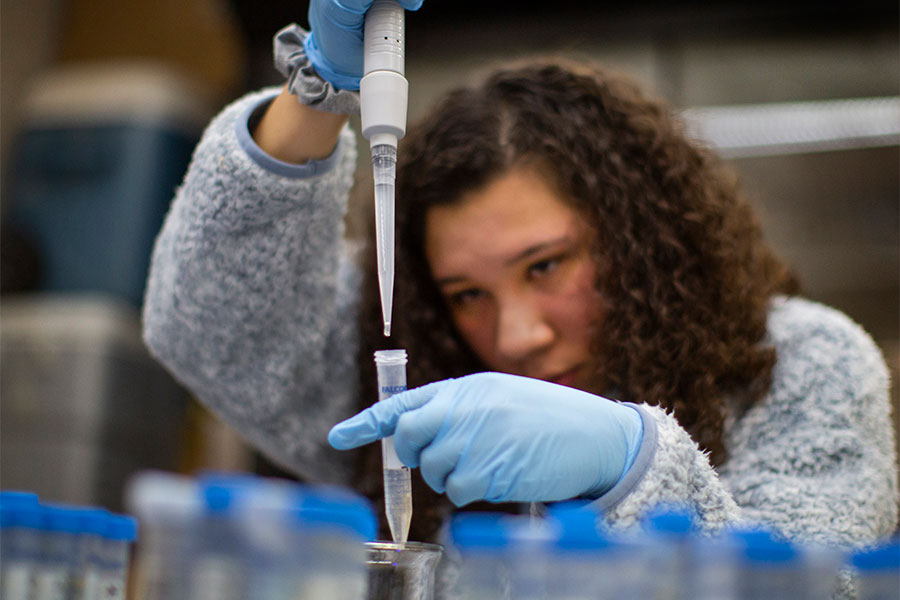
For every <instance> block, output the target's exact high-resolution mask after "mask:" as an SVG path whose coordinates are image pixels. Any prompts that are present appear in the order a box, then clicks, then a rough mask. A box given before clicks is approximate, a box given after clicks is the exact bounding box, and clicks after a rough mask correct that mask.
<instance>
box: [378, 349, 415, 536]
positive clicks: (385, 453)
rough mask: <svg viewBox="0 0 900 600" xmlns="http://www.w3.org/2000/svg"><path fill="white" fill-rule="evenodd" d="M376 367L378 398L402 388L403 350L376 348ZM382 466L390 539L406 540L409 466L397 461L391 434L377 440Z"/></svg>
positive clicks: (410, 483)
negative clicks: (379, 441) (377, 349)
mask: <svg viewBox="0 0 900 600" xmlns="http://www.w3.org/2000/svg"><path fill="white" fill-rule="evenodd" d="M375 367H376V368H377V370H378V400H379V401H381V400H385V399H387V398H390V397H391V396H393V395H394V394H396V393H398V392H402V391H404V390H405V389H406V350H379V351H377V352H376V353H375ZM381 459H382V463H383V468H384V511H385V515H386V516H387V521H388V526H389V527H390V528H391V537H392V538H393V541H395V542H400V543H406V540H407V538H408V537H409V523H410V521H411V520H412V481H411V480H410V473H409V467H407V466H406V465H404V464H403V463H402V462H400V459H399V458H398V457H397V451H396V450H395V449H394V437H393V436H390V437H386V438H383V439H382V440H381Z"/></svg>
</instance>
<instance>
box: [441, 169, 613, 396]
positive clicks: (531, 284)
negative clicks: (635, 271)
mask: <svg viewBox="0 0 900 600" xmlns="http://www.w3.org/2000/svg"><path fill="white" fill-rule="evenodd" d="M425 227H426V229H425V253H426V256H427V259H428V263H429V266H430V267H431V273H432V276H433V277H434V280H435V281H436V282H437V284H438V287H439V288H440V290H441V292H442V294H443V296H444V299H445V300H446V302H447V305H448V306H449V308H450V311H451V313H452V315H453V321H454V323H455V325H456V327H457V329H458V331H459V332H460V333H461V334H462V336H463V338H464V339H465V340H466V342H467V343H468V344H469V346H470V347H471V348H472V350H473V351H474V352H475V353H476V354H477V355H478V357H479V358H480V359H481V360H482V361H483V362H484V363H485V364H486V365H487V366H488V367H489V368H490V369H492V370H496V371H501V372H505V373H512V374H516V375H524V376H527V377H534V378H538V379H544V380H546V381H553V382H556V383H560V384H563V385H568V386H573V387H579V386H583V385H585V383H586V375H587V373H586V371H587V368H586V367H587V365H588V362H589V357H590V343H591V340H592V338H593V330H594V327H595V326H596V324H597V323H599V321H600V319H602V315H603V308H602V306H603V305H602V301H601V299H600V295H599V293H598V292H597V291H596V286H595V283H596V277H597V268H596V264H595V261H594V260H593V258H592V256H591V252H590V242H591V230H590V229H589V227H588V225H587V224H586V223H584V221H583V219H582V218H580V215H579V214H578V213H577V212H576V211H575V209H573V208H572V207H570V206H569V205H568V204H566V203H565V202H564V200H563V199H562V198H561V197H560V195H559V193H558V192H557V191H556V190H555V189H553V188H552V187H551V186H550V185H549V184H548V183H547V182H546V181H545V180H544V178H543V177H542V176H540V175H539V173H538V172H537V171H536V170H533V169H529V168H519V169H513V170H511V171H509V172H508V173H506V174H504V175H502V176H500V177H499V178H497V179H495V180H493V181H492V182H491V183H489V184H488V185H486V186H485V187H484V188H481V189H478V190H476V191H474V192H471V193H468V194H466V195H464V196H463V197H462V199H461V201H460V202H457V203H456V204H453V205H448V206H437V207H433V208H431V209H429V211H428V214H427V217H426V225H425Z"/></svg>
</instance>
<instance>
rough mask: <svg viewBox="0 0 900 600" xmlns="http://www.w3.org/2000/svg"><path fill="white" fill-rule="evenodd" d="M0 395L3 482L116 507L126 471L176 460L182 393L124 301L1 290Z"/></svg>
mask: <svg viewBox="0 0 900 600" xmlns="http://www.w3.org/2000/svg"><path fill="white" fill-rule="evenodd" d="M0 397H2V402H0V472H2V474H3V485H4V487H11V488H18V489H25V490H33V491H35V492H36V493H38V494H39V495H40V496H41V497H42V498H44V499H46V500H48V501H54V502H66V503H71V504H85V505H97V506H103V507H105V508H108V509H110V510H117V509H118V508H119V507H120V506H121V503H122V489H123V487H124V484H125V482H126V481H127V480H128V479H129V478H130V477H131V475H132V474H133V473H135V472H136V471H138V470H142V469H148V468H159V469H175V468H177V466H178V461H179V459H180V458H181V442H182V437H183V434H184V430H185V427H186V423H185V408H186V405H187V399H188V395H187V393H186V392H185V390H184V389H183V388H182V387H181V386H179V385H178V384H177V383H176V382H175V381H174V379H172V377H171V376H170V375H169V374H168V373H167V372H166V371H165V370H164V369H163V368H162V367H161V366H160V365H159V364H158V363H156V362H155V361H154V360H153V359H152V358H151V356H150V354H149V353H148V352H147V350H146V349H145V347H144V345H143V343H142V341H141V332H140V317H139V314H138V311H137V309H136V308H135V307H132V306H129V305H128V304H126V303H124V302H118V303H117V302H112V301H110V300H109V299H107V298H96V297H77V296H58V297H51V296H43V295H35V296H31V295H28V296H25V297H17V298H14V297H6V298H4V299H3V311H2V318H0Z"/></svg>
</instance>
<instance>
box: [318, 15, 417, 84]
mask: <svg viewBox="0 0 900 600" xmlns="http://www.w3.org/2000/svg"><path fill="white" fill-rule="evenodd" d="M397 1H398V3H399V4H400V6H402V7H403V8H404V9H406V10H418V9H419V7H420V6H422V1H423V0H397ZM372 2H373V0H312V1H311V2H310V3H309V29H310V34H309V35H308V36H307V37H306V41H305V42H304V43H303V47H304V48H305V50H306V55H307V56H308V57H309V60H310V62H311V63H312V64H313V67H315V69H316V72H318V73H319V76H320V77H321V78H322V79H324V80H326V81H329V82H331V83H332V84H333V85H334V86H335V87H336V88H339V89H343V90H358V89H359V80H360V79H361V78H362V76H363V23H365V16H366V11H367V10H369V7H370V6H372Z"/></svg>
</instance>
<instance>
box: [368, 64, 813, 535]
mask: <svg viewBox="0 0 900 600" xmlns="http://www.w3.org/2000/svg"><path fill="white" fill-rule="evenodd" d="M399 160H400V163H399V164H398V179H397V212H396V214H397V278H396V292H395V301H394V315H395V318H394V335H393V337H392V338H390V339H389V340H386V339H385V338H383V337H382V335H381V313H380V304H379V296H378V293H377V282H376V279H375V277H374V273H375V272H376V271H375V268H374V266H373V265H367V267H366V269H365V273H366V277H367V281H366V284H365V288H364V290H365V291H364V297H365V299H364V310H363V312H362V315H361V316H362V326H363V330H364V338H363V340H364V343H363V344H362V354H361V356H360V361H361V365H363V368H362V369H361V373H362V377H363V381H362V389H363V390H366V391H367V393H366V394H365V395H364V398H363V399H362V401H361V402H362V404H369V403H370V401H371V398H373V397H376V396H375V388H374V381H375V372H374V367H372V352H373V351H374V350H376V349H380V348H385V347H402V348H406V350H407V351H408V353H409V356H410V363H409V367H408V382H409V386H410V387H414V386H419V385H422V384H425V383H427V382H430V381H435V380H439V379H445V378H448V377H458V376H461V375H466V374H469V373H473V372H478V371H483V370H485V366H484V365H483V364H482V362H481V361H480V360H479V358H478V357H477V356H476V355H475V354H474V353H473V352H472V351H471V350H470V349H469V347H468V346H467V344H466V341H465V340H464V339H462V338H461V337H460V335H459V334H458V333H457V331H456V330H455V329H454V326H453V321H452V318H451V316H450V312H449V310H448V308H447V306H446V305H445V302H444V300H443V298H442V296H441V294H440V293H439V290H438V288H437V286H436V285H435V283H434V281H433V280H432V277H431V274H430V270H429V265H428V263H427V261H426V258H425V253H424V250H423V249H424V244H425V239H424V232H425V226H424V225H425V218H426V214H427V212H428V210H429V208H430V207H432V206H436V205H442V204H450V203H454V202H457V201H458V200H459V198H461V197H462V196H463V195H464V194H465V193H466V192H470V191H473V190H477V189H479V188H482V187H483V186H485V185H486V184H487V183H489V182H490V181H491V180H493V179H494V178H496V177H498V176H500V175H502V174H504V173H506V172H508V171H509V170H510V169H512V168H514V167H518V166H522V165H532V164H533V165H539V166H541V167H542V168H541V169H540V172H541V173H543V174H544V175H545V176H547V177H549V178H550V179H551V181H550V183H551V184H553V185H555V186H556V189H557V190H558V191H559V192H560V195H561V197H563V198H565V199H567V200H568V201H569V202H570V203H571V204H572V206H573V207H574V208H575V209H576V210H577V211H578V212H579V213H580V214H582V215H583V216H584V218H585V219H586V221H587V222H588V223H589V224H590V226H591V227H592V228H593V230H594V231H595V232H596V237H595V242H596V243H595V245H594V249H593V251H594V257H595V260H596V263H597V264H598V265H599V267H598V269H599V273H598V286H599V290H598V291H599V292H600V293H601V294H602V296H603V298H604V300H605V302H604V304H605V305H606V306H607V307H608V308H607V310H608V313H607V314H606V315H605V318H604V319H603V320H602V322H601V323H600V325H599V328H598V331H597V336H596V340H595V343H594V344H593V347H592V351H593V353H594V359H595V360H594V374H595V381H596V389H595V390H592V391H596V392H597V393H606V394H615V397H617V398H618V399H622V400H628V401H631V402H637V403H646V404H650V405H658V406H662V407H665V408H666V409H669V410H671V411H672V412H673V413H674V415H675V417H676V418H677V419H678V421H679V423H680V424H681V425H682V426H683V427H684V428H685V429H686V430H687V431H688V432H689V433H690V434H691V435H692V436H693V438H694V440H695V441H696V442H697V443H698V444H699V445H700V447H701V448H702V449H704V450H705V451H707V452H708V454H709V458H710V460H711V462H712V463H713V464H714V465H720V464H722V463H723V462H724V461H725V460H726V459H727V454H726V449H725V446H724V444H723V441H722V436H723V425H724V420H725V412H726V402H727V403H728V406H731V407H735V408H736V409H737V410H743V409H746V408H747V407H749V406H750V405H751V404H752V403H753V402H755V401H756V400H758V399H759V398H760V397H762V396H763V395H764V394H765V392H766V390H767V389H768V387H769V384H770V380H771V371H772V367H773V365H774V363H775V352H774V350H773V349H772V348H770V347H766V346H764V345H763V344H762V343H761V342H762V341H763V338H764V336H765V333H766V312H767V303H768V300H769V298H770V297H771V296H772V295H773V294H780V293H795V292H796V291H797V287H798V286H797V283H796V280H795V279H794V277H793V275H792V274H791V272H790V270H789V269H788V268H787V267H786V265H785V264H784V263H782V262H781V261H780V260H779V259H778V258H777V257H776V256H775V255H774V253H773V252H772V251H771V250H770V249H769V247H768V246H766V245H765V243H764V242H763V239H762V234H761V229H760V226H759V223H758V221H757V220H756V218H755V216H754V214H753V212H752V210H751V208H750V206H749V205H748V203H747V202H746V201H745V199H744V198H743V196H742V195H741V193H740V192H739V190H738V186H737V178H736V177H735V176H734V174H733V173H732V172H731V171H729V170H728V169H727V168H725V167H724V165H723V164H722V163H721V162H720V161H719V160H718V159H717V158H716V157H715V155H714V154H713V153H711V152H709V151H707V150H706V149H704V148H703V147H702V146H701V145H700V144H698V143H696V142H694V141H692V140H690V139H688V137H687V136H686V135H685V133H684V130H683V126H682V123H681V122H680V121H679V120H678V119H677V118H676V117H675V116H674V115H673V111H672V110H671V109H670V108H669V107H668V106H667V105H666V104H665V103H664V102H662V101H660V100H657V99H653V98H650V97H648V96H647V95H645V94H644V93H643V92H642V91H641V90H640V89H639V87H638V86H637V85H636V84H635V83H634V82H633V81H632V80H631V79H629V78H628V77H626V76H624V75H622V74H618V73H614V72H612V71H609V70H606V69H602V68H599V67H593V66H588V65H586V64H581V63H572V62H569V61H567V60H564V59H557V58H552V59H540V60H532V61H529V62H527V63H520V64H514V65H510V66H508V67H505V68H502V69H499V70H496V71H494V72H493V73H492V74H490V75H489V76H487V77H486V78H485V79H484V80H483V81H482V82H481V83H480V84H478V85H476V86H474V87H464V88H461V89H457V90H454V91H452V92H450V93H448V94H446V96H445V97H444V98H443V99H442V100H441V101H440V102H439V103H438V104H437V106H436V107H435V108H434V109H433V110H432V111H431V112H430V113H429V114H428V115H427V116H425V117H424V118H423V119H421V120H420V121H419V122H417V123H416V124H415V125H414V126H412V127H411V128H410V131H409V135H408V136H407V137H406V138H405V139H404V140H403V142H402V145H401V148H400V153H399ZM372 254H374V253H372ZM363 454H364V456H363V459H362V460H361V462H360V470H359V484H360V488H361V489H362V490H363V491H364V492H366V493H368V494H370V495H371V496H372V497H373V499H376V502H377V499H378V498H380V489H381V488H380V481H379V479H380V477H379V476H380V468H379V467H378V466H377V461H378V449H377V447H375V448H374V449H373V450H372V451H367V452H365V453H363ZM366 455H367V456H366ZM448 509H449V505H448V504H447V501H446V500H443V499H442V498H441V497H439V496H437V495H436V494H434V493H433V492H431V490H430V489H428V488H427V487H426V486H425V485H424V482H422V481H421V480H418V481H417V482H416V518H415V520H414V523H413V529H412V532H411V534H412V535H413V536H415V539H423V540H425V539H433V536H434V533H435V532H436V529H437V527H438V526H439V524H440V522H441V520H442V519H443V517H444V516H445V515H446V514H447V510H448Z"/></svg>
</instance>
